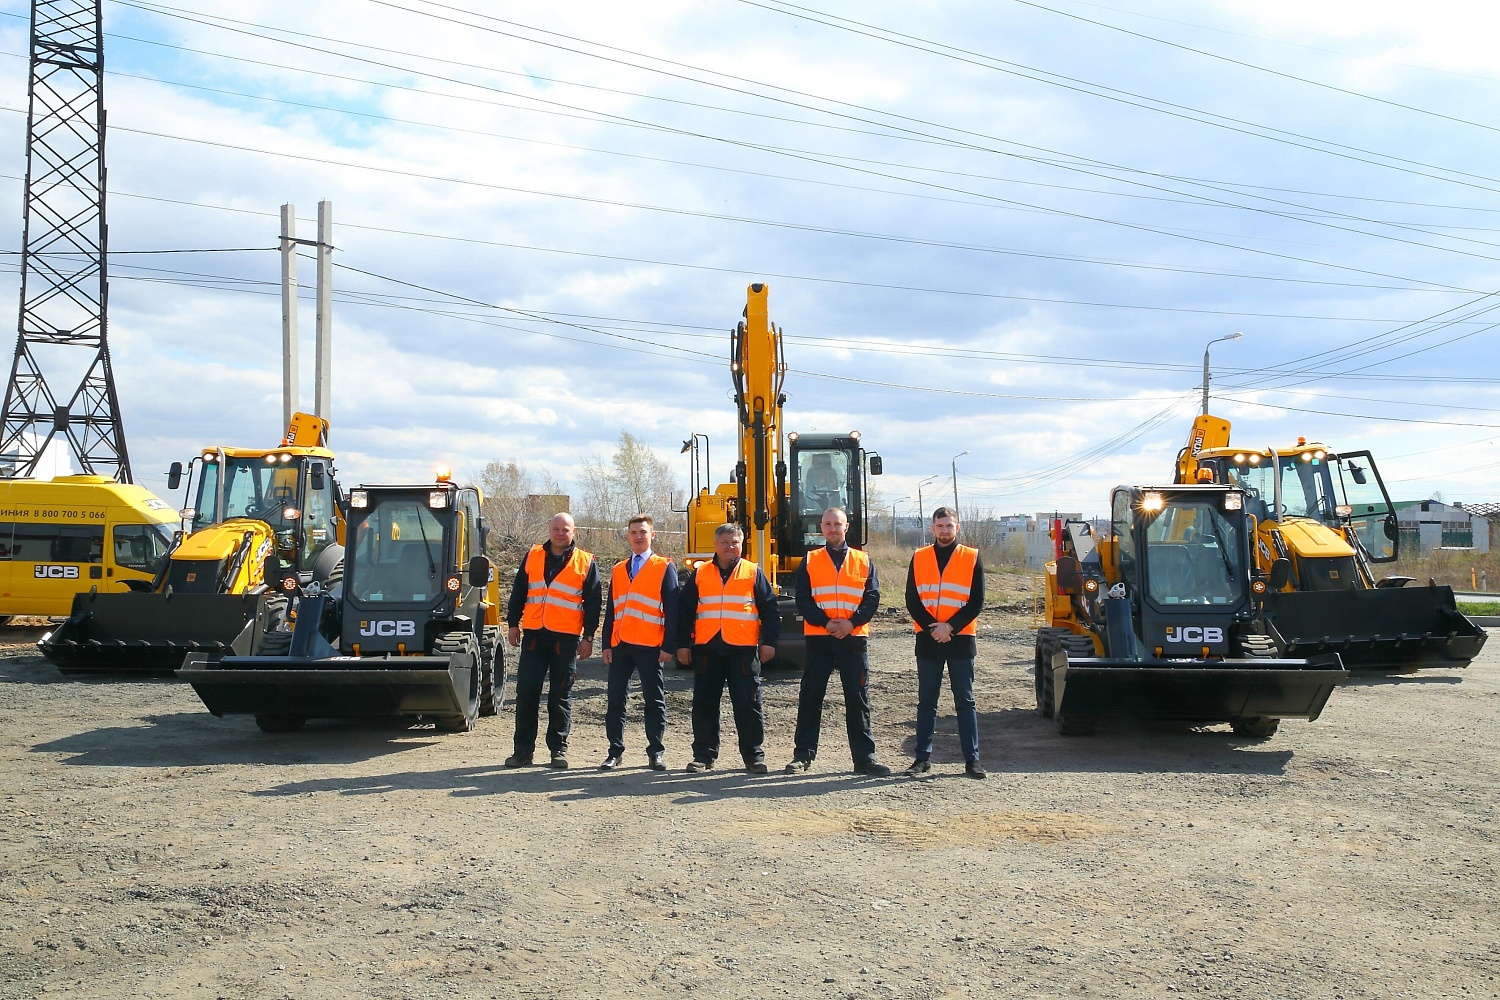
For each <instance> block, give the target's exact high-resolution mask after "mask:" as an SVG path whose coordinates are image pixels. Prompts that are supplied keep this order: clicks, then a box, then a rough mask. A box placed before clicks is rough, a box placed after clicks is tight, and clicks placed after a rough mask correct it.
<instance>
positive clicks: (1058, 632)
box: [1032, 628, 1068, 719]
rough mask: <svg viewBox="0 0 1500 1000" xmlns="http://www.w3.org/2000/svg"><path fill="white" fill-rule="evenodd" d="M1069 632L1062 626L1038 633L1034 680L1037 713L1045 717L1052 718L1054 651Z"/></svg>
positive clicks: (1038, 631)
mask: <svg viewBox="0 0 1500 1000" xmlns="http://www.w3.org/2000/svg"><path fill="white" fill-rule="evenodd" d="M1067 634H1068V630H1067V629H1062V628H1044V629H1038V630H1037V633H1036V660H1035V664H1034V669H1033V671H1032V673H1033V678H1032V681H1033V687H1034V688H1035V689H1036V713H1037V714H1038V715H1040V716H1041V717H1042V718H1044V719H1050V718H1052V690H1053V688H1052V653H1053V652H1054V651H1055V650H1056V649H1057V644H1058V643H1059V642H1061V641H1062V637H1063V636H1065V635H1067Z"/></svg>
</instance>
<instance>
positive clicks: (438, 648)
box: [432, 632, 484, 733]
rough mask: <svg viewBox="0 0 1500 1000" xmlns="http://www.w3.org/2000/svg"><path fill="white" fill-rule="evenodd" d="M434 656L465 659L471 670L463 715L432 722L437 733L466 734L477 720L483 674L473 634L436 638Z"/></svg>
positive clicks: (447, 716) (477, 646)
mask: <svg viewBox="0 0 1500 1000" xmlns="http://www.w3.org/2000/svg"><path fill="white" fill-rule="evenodd" d="M432 654H433V655H434V656H447V657H455V656H457V657H467V658H468V660H469V664H470V666H471V668H472V673H471V674H470V676H471V677H472V678H473V680H472V681H471V682H470V684H469V698H468V703H467V704H466V705H465V708H464V714H463V715H443V716H439V717H437V718H436V719H434V720H432V721H433V724H434V725H436V726H437V728H438V731H439V732H444V733H467V732H469V731H470V730H471V729H473V728H474V723H475V721H476V720H478V718H479V687H480V675H481V674H482V673H483V672H484V670H483V664H482V663H481V662H480V654H479V643H478V641H477V640H476V639H475V638H474V633H473V632H448V633H446V634H444V635H440V636H438V639H437V641H436V642H434V643H433V644H432Z"/></svg>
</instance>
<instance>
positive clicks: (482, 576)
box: [469, 556, 490, 587]
mask: <svg viewBox="0 0 1500 1000" xmlns="http://www.w3.org/2000/svg"><path fill="white" fill-rule="evenodd" d="M489 582H490V560H489V558H488V557H487V556H475V557H474V558H473V559H470V560H469V586H471V587H483V586H486V585H487V584H488V583H489Z"/></svg>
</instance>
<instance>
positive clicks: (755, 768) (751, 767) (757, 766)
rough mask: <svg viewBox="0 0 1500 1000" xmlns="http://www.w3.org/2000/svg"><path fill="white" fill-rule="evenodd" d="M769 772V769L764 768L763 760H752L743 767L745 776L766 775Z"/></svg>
mask: <svg viewBox="0 0 1500 1000" xmlns="http://www.w3.org/2000/svg"><path fill="white" fill-rule="evenodd" d="M770 770H771V769H770V768H769V767H767V766H766V762H765V761H763V760H752V761H750V762H749V763H748V764H746V765H745V773H746V774H767V773H769V772H770Z"/></svg>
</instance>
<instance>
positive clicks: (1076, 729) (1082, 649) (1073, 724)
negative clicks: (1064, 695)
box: [1047, 632, 1099, 736]
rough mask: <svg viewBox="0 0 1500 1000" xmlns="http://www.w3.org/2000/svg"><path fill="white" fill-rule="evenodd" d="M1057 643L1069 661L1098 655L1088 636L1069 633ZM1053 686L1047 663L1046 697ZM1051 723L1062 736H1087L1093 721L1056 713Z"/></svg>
mask: <svg viewBox="0 0 1500 1000" xmlns="http://www.w3.org/2000/svg"><path fill="white" fill-rule="evenodd" d="M1057 642H1058V645H1059V646H1061V647H1062V649H1063V650H1064V651H1065V652H1066V653H1067V654H1068V659H1070V660H1079V659H1089V658H1092V657H1095V656H1098V655H1099V653H1098V651H1097V650H1095V649H1094V640H1093V639H1092V638H1091V637H1090V636H1086V635H1075V634H1074V633H1072V632H1069V633H1068V634H1067V635H1064V636H1062V637H1061V638H1059V639H1058V640H1057ZM1053 685H1054V678H1053V673H1052V669H1051V662H1050V661H1049V662H1048V669H1047V695H1048V696H1049V697H1052V696H1053V694H1054V686H1053ZM1053 721H1055V722H1056V723H1057V731H1058V732H1059V733H1062V734H1063V735H1064V736H1087V735H1088V734H1090V733H1092V732H1093V731H1094V721H1095V720H1094V717H1093V716H1091V715H1074V714H1071V713H1069V714H1066V715H1065V714H1063V713H1061V712H1058V713H1054V715H1053Z"/></svg>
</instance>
